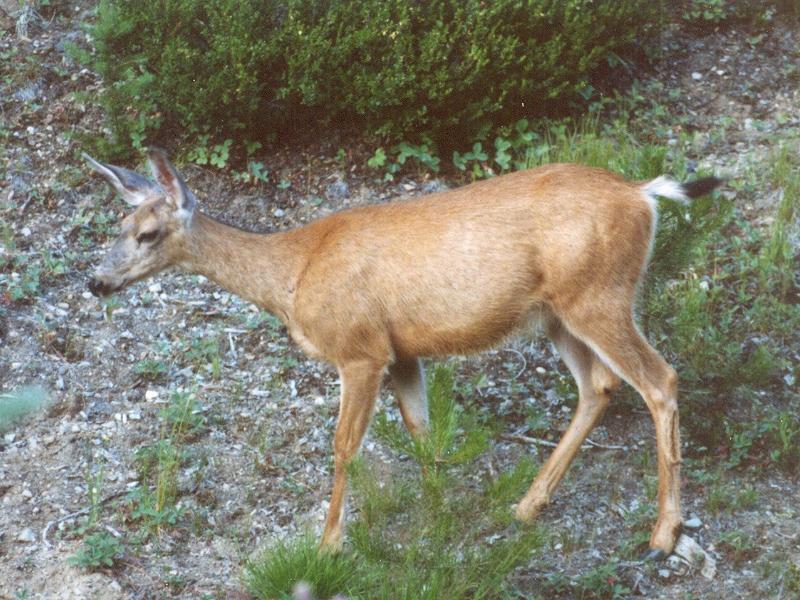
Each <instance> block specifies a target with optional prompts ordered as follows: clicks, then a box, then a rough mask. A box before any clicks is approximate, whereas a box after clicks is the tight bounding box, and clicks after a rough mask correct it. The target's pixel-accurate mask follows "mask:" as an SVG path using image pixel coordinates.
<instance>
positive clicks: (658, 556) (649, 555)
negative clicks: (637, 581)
mask: <svg viewBox="0 0 800 600" xmlns="http://www.w3.org/2000/svg"><path fill="white" fill-rule="evenodd" d="M667 556H669V554H667V553H666V552H664V551H663V550H662V549H661V548H650V549H649V550H648V551H647V552H645V553H644V555H643V556H642V562H661V561H663V560H665V559H666V558H667Z"/></svg>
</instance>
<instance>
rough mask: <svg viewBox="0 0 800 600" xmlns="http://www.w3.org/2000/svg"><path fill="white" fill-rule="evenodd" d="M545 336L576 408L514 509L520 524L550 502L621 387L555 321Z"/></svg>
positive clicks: (613, 377) (605, 369)
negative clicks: (572, 389) (571, 383)
mask: <svg viewBox="0 0 800 600" xmlns="http://www.w3.org/2000/svg"><path fill="white" fill-rule="evenodd" d="M547 335H548V337H549V338H550V339H551V341H552V342H553V344H554V345H555V346H556V348H557V349H558V351H559V354H560V355H561V358H562V360H563V361H564V363H565V364H566V365H567V367H568V368H569V370H570V372H571V373H572V375H573V377H575V381H576V383H577V384H578V393H579V396H578V408H577V409H576V410H575V415H574V416H573V418H572V422H571V423H570V424H569V427H568V428H567V430H566V431H565V432H564V435H563V436H562V438H561V440H560V441H559V443H558V446H556V449H555V450H554V451H553V453H552V454H551V455H550V458H549V459H548V460H547V462H546V463H545V465H544V466H543V467H542V469H541V470H540V471H539V474H538V475H537V476H536V479H535V480H534V481H533V484H531V487H530V489H529V490H528V492H527V493H526V494H525V497H524V498H523V499H522V500H521V501H520V503H519V504H518V505H517V511H516V512H517V518H518V519H520V520H522V521H532V520H533V519H535V518H536V516H537V515H538V514H539V511H540V510H541V509H542V508H543V507H544V506H545V505H546V504H547V503H548V502H549V501H550V496H551V494H552V493H553V490H554V489H555V488H556V486H557V485H558V483H559V482H560V481H561V478H562V477H563V476H564V473H565V472H566V471H567V469H568V468H569V465H570V463H571V462H572V459H573V458H575V455H576V454H577V452H578V450H579V449H580V446H581V444H582V443H583V440H584V439H586V436H587V435H589V432H590V431H591V430H592V429H593V428H594V426H595V425H596V424H597V422H598V421H599V420H600V418H601V417H602V416H603V413H604V412H605V409H606V407H607V406H608V403H609V401H610V397H611V393H612V392H613V391H614V390H615V389H617V387H619V385H620V383H621V382H620V379H619V378H618V377H617V376H616V375H614V373H613V372H611V371H610V370H609V369H608V367H606V366H605V365H604V364H603V363H602V362H601V361H600V360H599V359H598V357H597V355H596V354H595V353H594V352H593V351H592V350H590V349H589V348H588V347H587V346H586V345H585V344H584V343H583V342H581V341H580V340H578V339H577V338H576V337H575V336H573V335H572V334H571V333H570V332H569V331H567V330H566V328H564V326H563V325H562V324H561V323H560V322H558V321H557V320H555V319H553V320H552V321H551V322H550V323H548V326H547Z"/></svg>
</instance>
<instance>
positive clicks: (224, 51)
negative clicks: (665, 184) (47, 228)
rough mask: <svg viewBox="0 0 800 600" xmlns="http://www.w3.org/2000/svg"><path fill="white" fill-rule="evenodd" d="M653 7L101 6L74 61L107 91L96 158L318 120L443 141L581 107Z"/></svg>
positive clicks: (148, 2)
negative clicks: (159, 142)
mask: <svg viewBox="0 0 800 600" xmlns="http://www.w3.org/2000/svg"><path fill="white" fill-rule="evenodd" d="M659 11H660V3H659V2H646V1H644V0H622V1H620V0H615V1H611V0H594V1H592V0H566V1H564V2H555V3H554V2H549V1H547V0H525V1H522V2H520V1H519V0H500V1H497V2H484V1H483V0H468V1H466V2H456V1H455V0H432V1H430V2H426V3H423V4H420V3H414V2H406V1H405V0H359V1H354V2H335V3H333V2H327V1H324V0H286V1H284V2H279V1H277V0H245V1H238V0H237V1H233V0H214V1H211V2H194V1H190V0H170V1H168V2H163V1H162V0H143V1H141V2H124V1H123V0H102V1H101V3H100V5H99V7H98V12H97V21H96V23H95V24H94V25H93V26H92V27H91V34H92V36H93V38H94V41H95V52H94V53H93V54H90V53H86V52H84V53H80V52H79V55H80V57H81V59H82V60H83V61H84V62H86V63H88V64H89V65H90V66H91V67H92V68H93V69H95V70H96V71H97V72H99V73H100V74H101V75H102V76H103V78H104V80H105V86H104V89H103V95H102V99H101V101H102V103H103V104H104V106H105V108H106V109H107V112H108V115H109V125H110V127H111V129H112V132H113V136H114V139H113V140H112V143H111V144H110V145H106V146H105V147H104V148H100V150H101V151H104V152H105V153H106V154H109V153H114V152H120V151H129V148H130V146H131V144H133V146H140V145H142V144H143V143H144V140H145V138H148V139H149V138H153V137H167V136H168V135H170V134H174V133H175V132H176V131H178V130H181V131H183V130H188V131H189V132H190V133H193V134H197V135H203V134H210V135H212V136H214V137H215V138H219V139H226V138H230V139H237V140H244V139H246V138H250V139H252V138H254V137H256V138H265V137H268V136H269V134H270V133H273V132H275V131H278V130H280V129H281V128H282V127H284V128H285V127H293V126H300V125H301V124H304V125H306V126H307V123H311V122H319V121H320V120H324V121H327V122H328V123H330V124H335V125H336V126H339V127H341V125H342V124H345V123H356V122H357V123H360V124H362V125H366V126H367V127H368V128H369V129H370V130H372V131H374V132H378V133H381V134H394V135H395V136H396V137H399V135H398V134H401V132H407V131H409V130H413V131H415V132H416V133H420V134H421V133H424V132H429V133H431V134H433V135H439V136H441V135H443V134H444V133H448V139H449V137H450V135H449V134H451V133H452V132H454V131H456V132H458V133H461V134H462V135H464V136H469V135H471V134H472V133H474V131H475V129H476V127H478V126H479V125H481V124H483V123H485V122H487V120H489V119H492V118H495V117H498V118H499V117H503V116H508V115H512V114H531V115H541V114H545V113H553V112H559V113H563V112H564V111H565V109H568V108H569V105H570V103H571V102H572V101H579V102H583V101H584V99H585V98H587V97H588V96H589V95H590V94H591V90H592V89H593V87H592V84H597V83H598V81H595V78H602V77H603V76H604V75H603V74H606V75H607V74H608V73H609V72H610V70H611V66H613V65H618V64H619V63H620V61H619V56H618V55H619V54H624V53H625V52H626V49H627V48H629V47H630V46H631V44H632V42H633V41H634V40H635V39H636V38H648V37H649V36H651V35H652V34H654V33H656V32H657V30H658V27H659V24H660V19H659V18H658V16H659ZM309 116H311V117H314V118H313V119H308V117H309ZM245 132H246V133H245ZM126 149H127V150H126Z"/></svg>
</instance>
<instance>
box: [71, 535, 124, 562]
mask: <svg viewBox="0 0 800 600" xmlns="http://www.w3.org/2000/svg"><path fill="white" fill-rule="evenodd" d="M124 551H125V547H124V545H123V543H122V542H121V541H120V540H118V539H117V538H116V537H114V536H113V535H112V534H111V533H109V532H107V531H98V532H97V533H93V534H91V535H89V536H87V537H86V538H85V539H84V540H83V546H81V548H80V549H79V550H78V552H77V553H76V554H75V555H74V556H71V557H70V558H69V562H70V564H73V565H76V566H78V567H81V568H84V569H89V570H94V569H101V568H104V567H108V568H111V567H113V566H114V562H115V561H117V560H119V559H120V558H122V555H123V554H124Z"/></svg>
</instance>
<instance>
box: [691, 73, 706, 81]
mask: <svg viewBox="0 0 800 600" xmlns="http://www.w3.org/2000/svg"><path fill="white" fill-rule="evenodd" d="M702 78H703V75H702V73H698V72H697V71H694V72H693V73H692V79H694V80H695V81H700V80H701V79H702Z"/></svg>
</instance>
